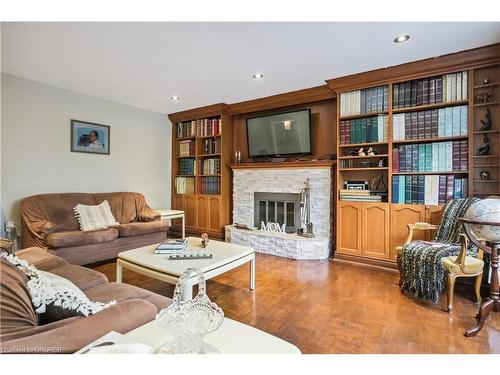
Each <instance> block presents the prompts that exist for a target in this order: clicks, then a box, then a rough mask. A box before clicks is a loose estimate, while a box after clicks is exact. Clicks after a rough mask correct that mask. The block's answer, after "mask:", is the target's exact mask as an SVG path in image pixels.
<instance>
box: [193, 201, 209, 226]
mask: <svg viewBox="0 0 500 375" xmlns="http://www.w3.org/2000/svg"><path fill="white" fill-rule="evenodd" d="M196 216H197V221H196V228H197V229H199V230H202V231H203V230H208V199H207V197H206V196H205V195H197V196H196Z"/></svg>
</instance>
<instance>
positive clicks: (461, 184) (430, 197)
mask: <svg viewBox="0 0 500 375" xmlns="http://www.w3.org/2000/svg"><path fill="white" fill-rule="evenodd" d="M467 181H468V179H467V177H462V176H454V175H405V176H392V203H399V204H427V205H444V204H446V203H448V202H449V201H450V200H452V199H459V198H464V197H467Z"/></svg>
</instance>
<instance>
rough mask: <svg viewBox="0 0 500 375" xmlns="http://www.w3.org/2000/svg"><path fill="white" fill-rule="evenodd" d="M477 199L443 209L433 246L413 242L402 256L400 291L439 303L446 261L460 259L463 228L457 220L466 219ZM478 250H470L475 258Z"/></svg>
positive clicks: (444, 282)
mask: <svg viewBox="0 0 500 375" xmlns="http://www.w3.org/2000/svg"><path fill="white" fill-rule="evenodd" d="M477 200H478V198H463V199H456V200H452V201H450V202H449V203H448V204H447V205H446V207H445V208H444V212H443V218H442V220H441V224H440V225H439V227H438V229H437V231H436V235H435V236H434V239H433V244H429V243H428V242H427V243H426V242H424V241H413V242H411V243H409V244H408V245H406V246H404V247H403V250H402V252H401V265H400V268H401V269H400V271H401V289H402V290H406V291H408V292H410V293H412V294H413V295H414V296H415V297H417V298H420V299H423V300H428V301H432V302H433V303H437V301H438V300H439V295H440V294H441V292H442V291H444V289H445V287H446V280H445V275H444V269H443V266H442V264H441V259H442V258H443V257H447V256H451V255H458V253H459V252H460V234H461V233H463V226H462V223H461V222H460V221H458V218H460V217H463V216H464V214H465V212H466V211H467V209H468V208H469V207H470V205H471V204H472V203H474V202H476V201H477ZM476 253H477V248H475V246H471V247H470V248H469V249H468V254H469V255H475V254H476Z"/></svg>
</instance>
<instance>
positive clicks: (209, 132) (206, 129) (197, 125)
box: [176, 118, 222, 138]
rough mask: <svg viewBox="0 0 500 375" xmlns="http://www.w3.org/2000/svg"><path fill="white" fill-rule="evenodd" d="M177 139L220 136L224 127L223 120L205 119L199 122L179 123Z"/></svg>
mask: <svg viewBox="0 0 500 375" xmlns="http://www.w3.org/2000/svg"><path fill="white" fill-rule="evenodd" d="M176 126H177V138H186V137H195V136H198V137H208V136H216V135H220V133H221V127H222V119H221V118H204V119H199V120H192V121H184V122H178V123H177V124H176Z"/></svg>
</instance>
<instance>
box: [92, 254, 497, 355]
mask: <svg viewBox="0 0 500 375" xmlns="http://www.w3.org/2000/svg"><path fill="white" fill-rule="evenodd" d="M94 268H95V269H96V270H97V271H100V272H103V273H104V274H105V275H106V276H107V277H108V278H109V280H110V281H111V280H115V271H116V264H115V262H110V263H106V264H102V265H100V266H97V267H94ZM248 272H249V268H248V265H247V264H245V265H243V266H241V267H238V268H236V269H234V270H230V271H228V272H226V273H224V274H222V275H220V276H217V277H216V278H214V279H210V280H208V281H207V293H208V296H209V297H210V299H211V300H212V301H213V302H215V303H216V304H217V305H219V306H220V307H221V308H222V310H223V311H224V315H225V316H226V317H227V318H230V319H234V320H237V321H239V322H242V323H244V324H249V325H251V326H253V327H255V328H257V329H261V330H263V331H265V332H268V333H270V334H272V335H275V336H277V337H280V338H282V339H283V340H286V341H289V342H291V343H292V344H294V345H296V346H297V347H299V349H300V350H301V351H302V352H303V353H351V354H362V353H371V354H382V353H385V354H389V353H391V354H397V353H400V354H403V353H404V354H408V353H421V354H424V353H427V354H437V353H456V354H465V353H473V354H479V353H497V354H498V353H500V335H499V332H498V327H500V314H492V315H490V319H489V320H488V321H487V322H486V324H485V327H484V329H483V330H482V331H481V332H480V333H479V334H478V335H477V336H476V337H474V338H469V339H468V338H465V337H464V336H463V332H464V331H465V330H466V329H468V328H470V327H472V326H473V325H474V324H475V319H474V316H475V315H476V314H477V305H476V304H475V303H474V302H473V289H474V288H473V287H471V286H470V285H468V286H467V285H457V288H456V292H455V309H454V311H453V313H452V314H449V313H447V312H445V309H446V296H444V295H443V296H442V297H441V299H440V301H439V302H438V303H437V304H432V303H429V302H421V301H416V300H415V299H414V298H412V297H411V296H409V295H406V294H403V293H401V292H400V290H399V288H398V279H399V274H398V273H397V272H395V271H391V270H382V269H380V268H375V267H368V266H361V265H353V264H348V263H346V262H340V261H336V260H335V261H318V260H313V261H307V260H301V261H296V260H292V259H285V258H279V257H275V256H270V255H267V256H266V255H262V254H256V289H255V290H250V289H248ZM123 281H124V282H125V283H129V284H132V285H135V286H138V287H142V288H146V289H148V290H151V291H153V292H156V293H159V294H161V295H164V296H167V297H172V295H173V291H174V286H173V285H170V284H167V283H164V282H161V281H158V280H154V279H151V278H148V277H146V276H142V275H139V274H137V273H135V272H132V271H129V270H124V272H123ZM490 359H491V358H484V361H488V360H490ZM478 360H483V359H482V358H481V359H478ZM478 363H479V362H478Z"/></svg>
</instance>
